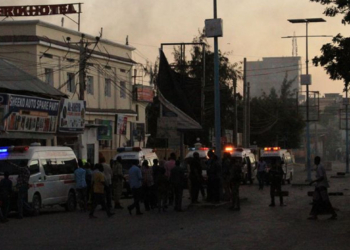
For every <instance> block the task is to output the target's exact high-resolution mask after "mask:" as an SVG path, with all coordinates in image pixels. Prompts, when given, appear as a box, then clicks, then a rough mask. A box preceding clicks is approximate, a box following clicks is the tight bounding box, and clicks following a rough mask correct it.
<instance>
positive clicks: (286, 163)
mask: <svg viewBox="0 0 350 250" xmlns="http://www.w3.org/2000/svg"><path fill="white" fill-rule="evenodd" d="M261 157H262V159H263V160H264V161H265V162H266V164H267V169H268V170H269V169H270V168H271V165H272V164H279V163H281V162H283V164H282V169H283V172H284V177H283V182H285V181H286V182H287V183H290V182H291V181H292V180H293V172H294V168H293V163H294V162H293V158H292V155H291V153H290V152H289V151H288V150H287V149H281V148H280V147H265V148H264V149H263V150H262V151H261ZM268 170H267V171H268Z"/></svg>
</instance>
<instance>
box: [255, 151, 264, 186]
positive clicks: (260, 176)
mask: <svg viewBox="0 0 350 250" xmlns="http://www.w3.org/2000/svg"><path fill="white" fill-rule="evenodd" d="M256 168H257V169H258V173H257V177H258V181H259V190H263V189H264V181H265V173H266V162H265V161H264V160H263V158H262V157H260V158H259V161H258V163H257V165H256Z"/></svg>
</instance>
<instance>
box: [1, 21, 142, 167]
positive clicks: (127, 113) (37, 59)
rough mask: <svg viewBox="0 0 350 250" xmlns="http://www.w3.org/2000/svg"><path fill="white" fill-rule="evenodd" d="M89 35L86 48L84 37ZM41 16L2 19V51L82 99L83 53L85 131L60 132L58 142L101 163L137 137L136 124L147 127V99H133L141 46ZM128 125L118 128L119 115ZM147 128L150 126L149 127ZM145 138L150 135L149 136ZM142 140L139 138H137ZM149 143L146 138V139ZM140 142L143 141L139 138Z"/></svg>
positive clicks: (7, 58) (32, 73)
mask: <svg viewBox="0 0 350 250" xmlns="http://www.w3.org/2000/svg"><path fill="white" fill-rule="evenodd" d="M82 36H83V41H84V44H83V47H82V48H83V50H81V47H80V44H79V42H80V41H81V39H82ZM96 42H97V40H96V37H95V36H92V35H88V34H84V35H83V34H82V33H81V32H77V31H74V30H70V29H66V28H62V27H60V26H56V25H52V24H49V23H46V22H42V21H39V20H30V21H3V22H0V55H1V58H3V59H6V60H8V61H10V62H11V63H13V64H15V65H16V66H18V67H19V68H21V69H22V70H24V71H26V72H28V73H30V74H31V75H33V76H36V77H38V78H39V79H41V80H43V81H45V82H46V83H47V84H50V85H52V86H54V87H55V88H57V89H59V90H61V91H62V92H63V93H66V94H67V95H68V96H69V98H70V99H72V100H78V99H79V86H80V85H79V75H80V73H81V72H82V71H81V70H80V67H81V64H80V63H81V59H82V56H81V55H82V54H83V55H84V54H85V56H87V58H88V59H87V61H86V64H85V91H84V96H85V97H84V100H85V101H86V110H85V117H84V118H85V124H86V126H85V132H84V134H80V135H79V134H76V133H64V134H63V133H58V134H57V136H56V137H55V140H53V141H52V142H51V143H50V142H49V143H48V144H52V145H69V146H72V147H73V148H74V150H75V151H76V153H77V154H78V157H81V158H85V159H88V158H90V159H91V160H92V161H93V162H97V160H98V153H99V152H101V151H102V152H104V153H105V154H107V155H105V156H106V158H107V160H108V159H110V157H111V156H113V154H114V152H115V149H116V148H117V147H119V146H123V145H126V144H129V145H130V143H131V142H132V141H133V139H134V138H133V134H135V133H133V131H132V128H136V127H138V128H140V127H141V128H142V127H143V128H145V107H146V104H144V103H140V102H136V101H134V100H135V99H134V98H133V93H134V92H133V87H134V86H133V85H132V72H133V70H132V68H133V66H134V65H135V62H134V61H133V59H132V58H133V57H132V52H133V50H134V49H135V48H133V47H131V46H128V45H123V44H120V43H115V42H112V41H109V40H106V39H101V40H99V41H98V43H97V45H96V46H95V44H96ZM118 116H119V119H120V118H124V119H121V120H123V121H126V120H127V123H126V124H124V126H123V127H124V128H125V129H124V130H123V131H122V132H121V133H120V131H121V130H120V129H119V130H118V131H116V130H117V129H116V128H117V126H116V120H117V117H118ZM143 132H144V131H143ZM143 138H144V137H143ZM135 139H136V138H135ZM143 143H144V141H143ZM137 145H139V143H137Z"/></svg>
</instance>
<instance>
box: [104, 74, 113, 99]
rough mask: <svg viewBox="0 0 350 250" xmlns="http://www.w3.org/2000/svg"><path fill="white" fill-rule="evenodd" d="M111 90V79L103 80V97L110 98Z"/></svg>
mask: <svg viewBox="0 0 350 250" xmlns="http://www.w3.org/2000/svg"><path fill="white" fill-rule="evenodd" d="M111 93H112V88H111V79H109V78H106V79H105V96H108V97H111V96H112V94H111Z"/></svg>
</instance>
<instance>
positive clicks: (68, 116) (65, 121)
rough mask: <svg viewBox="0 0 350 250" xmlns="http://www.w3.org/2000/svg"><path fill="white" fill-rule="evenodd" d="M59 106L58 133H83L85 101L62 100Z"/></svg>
mask: <svg viewBox="0 0 350 250" xmlns="http://www.w3.org/2000/svg"><path fill="white" fill-rule="evenodd" d="M60 106H61V108H60V116H59V123H58V131H59V132H63V133H83V132H84V128H85V120H84V119H85V110H86V103H85V101H82V100H69V99H62V100H61V105H60Z"/></svg>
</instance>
